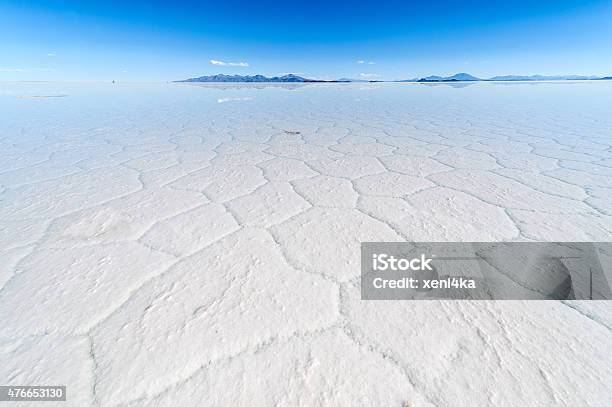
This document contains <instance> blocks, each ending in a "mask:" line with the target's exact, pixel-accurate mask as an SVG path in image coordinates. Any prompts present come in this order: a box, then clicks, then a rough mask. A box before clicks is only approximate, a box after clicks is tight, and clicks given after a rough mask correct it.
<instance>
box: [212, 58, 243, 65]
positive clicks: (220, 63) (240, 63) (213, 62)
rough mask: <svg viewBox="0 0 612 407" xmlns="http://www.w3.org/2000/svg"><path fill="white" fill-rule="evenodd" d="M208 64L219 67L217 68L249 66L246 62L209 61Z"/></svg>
mask: <svg viewBox="0 0 612 407" xmlns="http://www.w3.org/2000/svg"><path fill="white" fill-rule="evenodd" d="M210 63H211V64H213V65H219V66H242V67H247V66H249V64H248V63H246V62H223V61H217V60H216V59H211V60H210Z"/></svg>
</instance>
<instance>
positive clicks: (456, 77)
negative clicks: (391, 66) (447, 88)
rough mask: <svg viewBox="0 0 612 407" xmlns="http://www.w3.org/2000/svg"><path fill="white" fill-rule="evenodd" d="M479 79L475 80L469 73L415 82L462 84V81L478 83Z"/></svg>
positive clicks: (428, 78) (431, 77) (427, 78)
mask: <svg viewBox="0 0 612 407" xmlns="http://www.w3.org/2000/svg"><path fill="white" fill-rule="evenodd" d="M480 80H481V79H480V78H477V77H475V76H473V75H470V74H469V73H465V72H459V73H456V74H454V75H452V76H445V77H444V76H436V75H433V76H427V77H425V78H421V79H419V80H418V81H417V82H464V81H470V82H471V81H480Z"/></svg>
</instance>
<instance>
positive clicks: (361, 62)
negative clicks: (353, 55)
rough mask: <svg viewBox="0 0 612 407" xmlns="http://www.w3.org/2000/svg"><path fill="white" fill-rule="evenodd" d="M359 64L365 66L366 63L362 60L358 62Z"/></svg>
mask: <svg viewBox="0 0 612 407" xmlns="http://www.w3.org/2000/svg"><path fill="white" fill-rule="evenodd" d="M357 63H358V64H359V65H362V64H365V61H364V60H363V59H360V60H359V61H357Z"/></svg>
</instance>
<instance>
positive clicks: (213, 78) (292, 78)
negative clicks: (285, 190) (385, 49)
mask: <svg viewBox="0 0 612 407" xmlns="http://www.w3.org/2000/svg"><path fill="white" fill-rule="evenodd" d="M611 79H612V77H610V76H607V77H600V76H581V75H557V76H543V75H531V76H526V75H504V76H494V77H492V78H489V79H481V78H477V77H476V76H473V75H470V74H468V73H465V72H460V73H457V74H455V75H452V76H436V75H432V76H427V77H424V78H415V79H404V80H398V81H389V82H426V83H427V82H477V81H505V82H514V81H561V80H611ZM176 82H251V83H252V82H282V83H287V82H289V83H307V82H383V81H378V80H377V81H369V80H364V79H350V78H340V79H337V80H333V81H324V80H319V79H308V78H304V77H301V76H298V75H294V74H288V75H283V76H273V77H267V76H263V75H223V74H218V75H210V76H200V77H197V78H189V79H184V80H180V81H176Z"/></svg>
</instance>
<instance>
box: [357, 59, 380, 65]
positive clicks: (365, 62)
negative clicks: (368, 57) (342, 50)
mask: <svg viewBox="0 0 612 407" xmlns="http://www.w3.org/2000/svg"><path fill="white" fill-rule="evenodd" d="M357 63H358V64H359V65H363V64H368V65H374V64H375V63H376V62H374V61H364V60H363V59H360V60H358V61H357Z"/></svg>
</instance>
